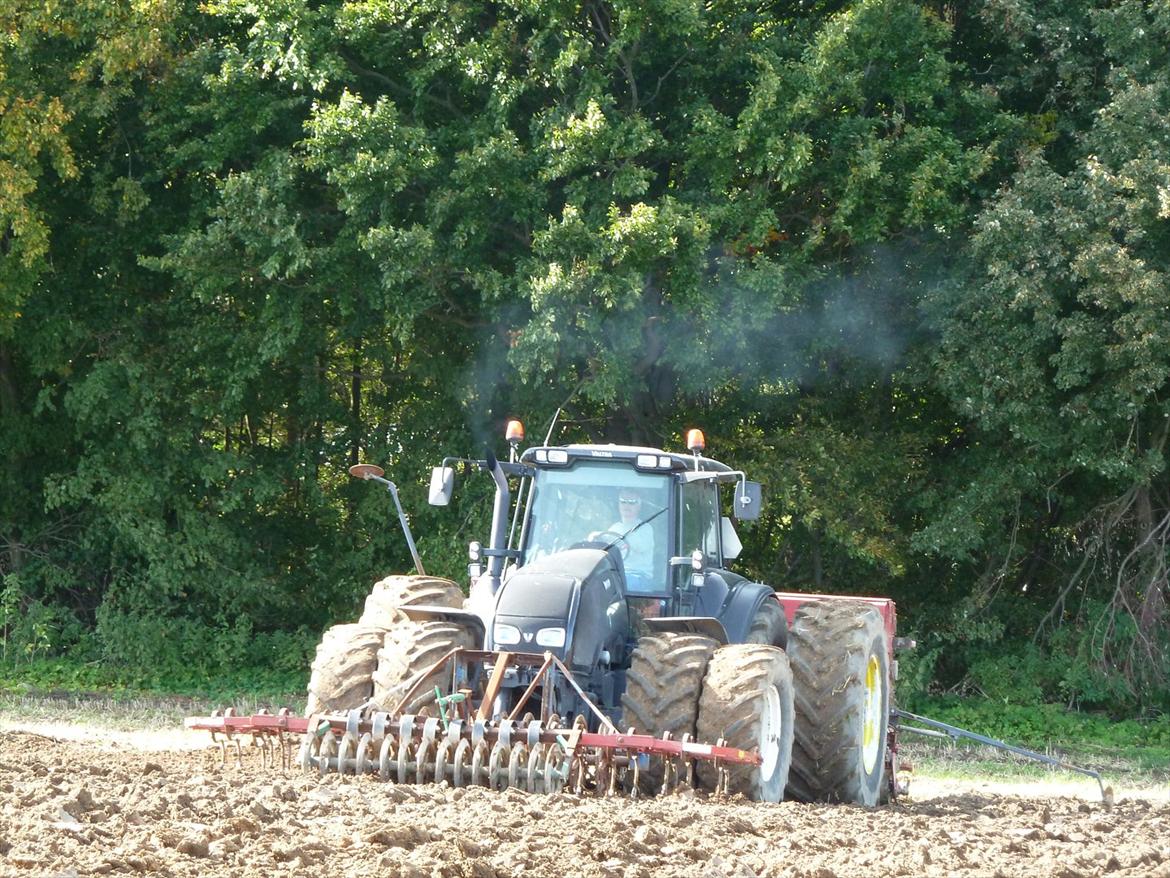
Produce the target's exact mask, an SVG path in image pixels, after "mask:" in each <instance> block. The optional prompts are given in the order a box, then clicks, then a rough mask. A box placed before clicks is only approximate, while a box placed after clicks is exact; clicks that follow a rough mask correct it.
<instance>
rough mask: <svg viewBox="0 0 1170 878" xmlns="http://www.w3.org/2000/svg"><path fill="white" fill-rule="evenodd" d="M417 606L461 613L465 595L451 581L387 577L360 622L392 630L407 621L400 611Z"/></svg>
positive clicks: (371, 596) (368, 599) (377, 586)
mask: <svg viewBox="0 0 1170 878" xmlns="http://www.w3.org/2000/svg"><path fill="white" fill-rule="evenodd" d="M413 604H426V605H429V606H435V607H453V608H455V609H459V608H460V607H462V606H463V592H462V591H460V589H459V586H458V585H456V584H455V583H454V582H452V581H451V580H450V579H443V578H442V577H439V576H403V575H398V574H395V575H393V576H387V577H386V578H385V579H381V580H379V581H378V582H375V583H374V587H373V588H372V589H371V590H370V593H369V595H368V596H367V597H366V605H365V608H364V609H363V611H362V617H361V619H359V620H358V621H359V622H360V623H361V624H363V625H375V626H379V627H381V628H385V629H389V628H392V627H394V625H396V624H397V623H399V622H401V621H404V620H405V619H406V617H405V616H404V615H403V614H402V613H400V612H399V608H400V607H407V606H411V605H413Z"/></svg>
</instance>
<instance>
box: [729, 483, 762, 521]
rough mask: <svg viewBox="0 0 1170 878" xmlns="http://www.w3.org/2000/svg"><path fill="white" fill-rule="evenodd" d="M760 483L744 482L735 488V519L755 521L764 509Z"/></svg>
mask: <svg viewBox="0 0 1170 878" xmlns="http://www.w3.org/2000/svg"><path fill="white" fill-rule="evenodd" d="M762 496H763V495H762V493H761V491H760V483H759V482H749V481H747V480H744V481H742V482H740V483H738V484H737V485H736V486H735V517H736V518H737V519H739V520H740V521H755V520H756V519H757V518H759V517H760V510H761V508H762V505H763V504H762V503H761V502H760V501H761V497H762Z"/></svg>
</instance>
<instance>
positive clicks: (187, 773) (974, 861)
mask: <svg viewBox="0 0 1170 878" xmlns="http://www.w3.org/2000/svg"><path fill="white" fill-rule="evenodd" d="M181 746H184V745H178V744H172V743H170V742H169V741H162V742H161V743H160V742H159V741H158V740H156V741H154V742H153V743H149V744H144V743H143V742H142V741H140V740H136V739H134V738H132V737H127V738H125V739H121V740H119V739H117V738H113V737H111V736H106V737H105V738H104V739H102V740H63V739H61V738H59V737H57V736H56V735H52V734H49V735H39V734H33V733H30V732H28V731H13V730H11V729H10V730H8V731H0V875H5V876H8V875H17V876H38V878H39V876H73V875H78V876H80V875H95V874H96V875H134V874H146V875H174V876H205V875H224V876H227V875H230V876H238V878H253V876H272V875H280V876H285V875H287V876H318V875H320V876H326V875H328V876H338V878H341V876H348V878H361V876H378V878H395V876H410V878H454V876H476V878H489V876H511V875H517V876H520V875H523V876H532V878H537V876H550V878H552V876H556V878H560V876H574V875H575V876H754V875H760V876H808V878H833V876H883V875H927V876H929V875H939V876H951V875H987V876H992V875H1011V876H1028V878H1032V876H1063V878H1073V876H1088V875H1145V876H1163V878H1170V803H1168V802H1167V800H1166V798H1165V797H1162V798H1161V799H1160V800H1159V799H1158V798H1157V797H1153V798H1126V797H1125V796H1124V795H1121V794H1119V796H1118V799H1117V801H1116V803H1115V804H1111V805H1106V804H1104V803H1102V802H1100V801H1094V797H1093V795H1092V791H1093V789H1094V788H1093V786H1092V783H1091V782H1089V783H1088V784H1086V785H1085V786H1084V790H1085V792H1084V794H1083V796H1082V797H1081V798H1071V797H1069V798H1062V797H1056V796H1047V795H1031V796H1029V797H1021V796H1018V795H1004V794H999V793H989V792H983V791H979V790H978V789H975V788H971V789H967V790H964V789H962V788H959V789H943V790H937V789H936V790H930V785H929V784H928V785H924V790H927V791H926V792H920V793H919V794H917V795H916V796H915V797H913V798H910V799H903V800H901V801H899V802H898V803H897V804H895V805H891V806H888V807H885V808H880V809H877V810H873V811H865V810H861V809H858V808H853V807H831V806H820V805H802V804H797V803H790V802H786V803H783V804H780V805H771V806H760V805H754V804H751V803H747V802H744V801H742V800H740V801H736V800H732V801H707V800H704V799H703V798H702V797H697V796H695V795H693V794H692V795H690V796H687V795H680V796H673V797H670V798H668V799H662V800H644V801H638V802H632V801H627V800H610V801H603V800H602V801H599V800H594V799H582V798H578V797H575V796H572V795H560V796H556V797H552V798H548V797H541V796H529V795H526V794H522V793H518V792H507V793H491V792H489V791H487V790H480V789H471V790H455V789H448V788H445V787H411V786H397V785H392V784H382V783H378V782H377V781H374V780H370V779H366V778H362V779H358V780H354V779H352V778H347V779H345V780H342V779H339V778H337V777H326V778H324V779H321V778H316V777H309V776H305V775H303V774H301V773H300V772H299V771H290V772H288V773H281V772H280V771H279V770H277V771H273V770H261V769H260V768H259V765H258V763H257V764H256V765H251V766H249V767H247V768H245V769H240V768H237V767H235V766H234V765H229V766H227V767H223V766H221V765H220V764H219V757H218V753H217V752H213V751H211V750H207V749H198V750H190V749H188V750H183V749H181ZM186 746H189V745H186ZM159 748H161V749H159Z"/></svg>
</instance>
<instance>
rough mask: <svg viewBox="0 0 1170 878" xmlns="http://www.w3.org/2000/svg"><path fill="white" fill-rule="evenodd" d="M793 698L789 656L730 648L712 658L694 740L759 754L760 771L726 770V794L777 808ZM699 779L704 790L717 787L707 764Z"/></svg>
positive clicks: (760, 648)
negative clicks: (696, 735)
mask: <svg viewBox="0 0 1170 878" xmlns="http://www.w3.org/2000/svg"><path fill="white" fill-rule="evenodd" d="M792 736H793V693H792V671H791V670H790V668H789V666H788V656H786V655H785V654H784V651H783V650H780V649H776V648H775V647H774V646H765V645H762V644H752V643H733V644H730V645H729V646H723V647H720V648H719V649H718V650H716V651H715V654H714V655H713V656H711V662H710V664H709V665H708V666H707V676H706V678H705V679H704V680H703V695H702V697H701V698H700V700H699V718H698V737H699V740H700V741H704V742H706V743H715V742H716V741H717V740H718V739H720V738H722V739H723V740H724V742H725V745H726V746H728V747H735V748H737V749H739V750H749V751H750V750H757V749H758V750H759V753H760V755H761V756H762V757H763V763H762V764H760V765H741V764H729V765H727V766H726V767H727V770H728V775H729V777H728V784H727V789H728V792H731V793H742V794H743V795H745V796H747V797H748V798H749V799H752V800H753V801H757V802H779V801H780V800H781V799H782V798H783V797H784V788H785V785H786V784H787V783H788V770H789V766H790V764H791V762H792ZM697 768H698V771H699V779H700V781H701V782H702V784H703V786H704V787H706V788H707V789H714V788H715V787H716V784H717V782H718V777H717V775H716V772H715V771H714V770H713V768H712V766H711V764H710V763H708V762H704V761H700V762H699V764H698V766H697Z"/></svg>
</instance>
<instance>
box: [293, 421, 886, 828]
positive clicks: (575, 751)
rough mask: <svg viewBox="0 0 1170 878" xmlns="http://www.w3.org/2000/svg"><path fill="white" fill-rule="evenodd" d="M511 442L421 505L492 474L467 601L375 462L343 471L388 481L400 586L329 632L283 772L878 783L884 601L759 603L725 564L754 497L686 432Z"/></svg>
mask: <svg viewBox="0 0 1170 878" xmlns="http://www.w3.org/2000/svg"><path fill="white" fill-rule="evenodd" d="M507 439H508V442H509V444H510V449H511V450H510V454H509V456H508V460H499V459H497V458H496V457H495V456H494V455H493V454H492V452H491V451H490V450H489V451H488V452H487V453H486V454H485V456H484V458H482V459H464V458H448V459H446V460H444V461H443V462H442V464H441V465H440V466H438V467H435V468H434V470H433V472H432V476H431V484H430V502H431V503H432V504H434V505H440V506H441V505H446V504H447V503H448V502H449V501H450V499H451V497H452V492H453V489H454V483H455V479H456V476H457V475H460V474H462V475H468V474H472V473H475V472H483V473H486V474H487V475H488V476H489V477H490V478H491V479H493V480H494V483H495V500H494V505H493V510H492V523H491V532H490V537H489V540H488V542H487V544H486V545H481V544H480V543H479V542H472V543H471V545H470V547H469V560H470V563H469V567H468V573H469V577H470V588H469V594H468V596H467V597H466V598H465V597H464V593H463V591H462V590H461V589H460V588H459V587H458V586H457V585H456V584H455V583H454V582H452V581H450V580H446V579H441V578H438V577H434V576H428V575H426V574H425V573H424V572H423V565H422V562H421V559H420V558H419V556H418V552H417V550H416V548H415V544H414V541H413V538H412V536H411V533H410V528H409V525H408V524H407V521H406V517H405V515H404V514H403V512H402V507H401V504H400V503H399V500H398V494H397V490H396V488H395V486H394V485H393V483H392V482H389V481H388V480H387V479H385V477H384V473H383V471H382V470H381V469H380V468H378V467H376V466H373V465H370V464H359V465H357V466H355V467H354V468H352V469H351V473H352V474H353V475H354V476H356V477H358V478H362V479H372V480H375V481H378V482H382V483H384V484H385V485H387V486H388V487H389V488H390V490H391V493H392V494H393V496H394V501H395V504H396V506H397V507H398V513H399V519H400V521H401V523H402V526H403V530H404V533H405V535H406V539H407V542H408V544H409V546H410V550H411V552H412V555H413V556H414V560H415V564H416V567H417V568H418V575H412V576H391V577H388V578H386V579H384V580H382V581H381V582H379V583H377V584H376V585H375V587H374V589H373V591H372V592H371V593H370V595H369V596H368V597H367V599H366V603H365V610H364V612H363V614H362V616H361V618H360V619H359V621H358V622H357V623H354V624H343V625H337V626H334V627H333V628H331V629H329V630H328V631H327V632H326V633H325V635H324V637H323V639H322V641H321V643H320V645H319V647H318V649H317V654H316V658H315V660H314V662H313V666H312V672H311V679H310V682H309V698H308V705H307V709H306V715H307V716H309V717H310V718H311V720H310V723H309V726H308V729H309V731H308V733H307V734H306V739H305V743H304V745H303V746H302V749H301V756H300V759H301V762H302V764H304V765H306V767H311V768H313V767H315V768H317V769H319V770H321V771H327V770H337V771H341V772H343V773H345V772H353V773H363V772H370V773H378V774H380V775H382V776H383V777H390V778H394V777H397V778H398V779H399V780H417V781H443V780H446V781H449V782H451V783H454V784H456V785H459V784H463V783H473V784H475V783H479V784H486V785H490V786H496V787H499V788H503V787H507V786H509V785H516V786H521V787H525V786H526V787H527V788H528V789H534V790H535V789H546V790H552V789H560V788H563V787H564V786H565V785H570V786H572V787H573V788H574V789H577V790H578V791H584V790H596V791H598V792H602V793H605V792H614V791H618V790H624V791H626V792H628V793H630V794H633V795H639V794H646V793H654V792H657V791H660V790H664V789H669V788H671V787H672V786H674V785H677V784H678V783H681V782H683V781H684V780H685V781H686V782H689V783H690V784H691V785H693V786H694V787H696V788H698V789H707V790H711V791H726V792H730V793H735V792H738V793H742V794H744V795H745V796H747V797H748V798H750V799H754V800H760V801H770V802H775V801H779V800H780V799H782V798H784V797H785V796H787V797H789V798H795V799H799V800H803V801H841V802H852V803H858V804H861V805H865V806H872V805H875V804H878V803H880V802H883V801H885V800H886V799H888V798H889V797H890V796H891V795H892V794H893V793H894V792H895V783H896V764H895V754H896V747H895V742H894V732H895V727H894V726H893V725H892V724H891V723H890V717H891V712H892V711H893V705H892V685H893V679H894V676H895V673H896V662H895V661H894V659H893V648H894V645H895V637H894V633H895V630H894V629H895V611H894V605H893V602H892V601H889V600H886V599H881V598H848V597H841V596H828V595H806V594H787V593H777V592H775V591H774V590H773V589H772V588H771V587H769V586H768V585H765V584H762V583H758V582H752V581H750V580H749V579H747V578H745V577H744V576H742V575H740V574H738V573H735V572H734V571H733V570H731V569H730V568H729V564H730V563H731V562H733V561H734V560H735V558H736V557H737V556H738V555H739V554H740V551H741V549H742V545H741V543H740V540H739V537H738V536H737V532H736V524H737V523H742V522H750V521H751V520H753V519H755V518H757V517H758V516H759V514H760V507H761V489H760V485H759V484H758V483H756V482H752V481H750V480H748V479H747V477H746V475H745V474H744V473H743V472H741V471H738V470H735V469H732V468H731V467H729V466H727V465H725V464H723V463H719V462H718V461H715V460H712V459H710V458H708V457H706V456H705V455H704V450H705V440H704V438H703V435H702V433H701V432H700V431H698V430H692V431H690V432H689V433H688V435H687V442H686V444H687V449H688V450H687V453H681V452H671V451H663V450H660V449H655V448H642V447H634V446H624V445H584V444H582V445H565V446H550V445H547V444H545V445H541V446H537V447H529V448H527V449H525V450H524V451H523V452H521V451H520V449H519V445H520V443H521V442H522V441H523V427H522V425H520V424H519V422H510V423H509V425H508V433H507ZM725 510H730V513H731V514H730V515H727V514H725ZM476 702H478V707H475V703H476ZM321 718H323V719H321ZM318 723H320V724H319V725H318ZM282 728H292V726H289V725H288V724H287V723H286V724H285V725H284V726H282Z"/></svg>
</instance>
